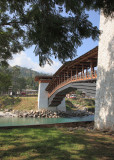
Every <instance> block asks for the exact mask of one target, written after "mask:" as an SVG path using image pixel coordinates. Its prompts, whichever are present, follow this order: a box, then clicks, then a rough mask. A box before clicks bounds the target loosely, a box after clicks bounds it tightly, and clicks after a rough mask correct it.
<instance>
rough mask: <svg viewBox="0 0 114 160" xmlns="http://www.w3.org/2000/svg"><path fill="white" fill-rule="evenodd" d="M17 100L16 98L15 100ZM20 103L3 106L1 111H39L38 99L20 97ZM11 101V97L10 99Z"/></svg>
mask: <svg viewBox="0 0 114 160" xmlns="http://www.w3.org/2000/svg"><path fill="white" fill-rule="evenodd" d="M13 99H16V98H13ZM18 99H19V100H20V101H19V102H18V103H15V104H10V103H9V104H5V105H2V106H1V109H13V110H20V111H24V110H26V111H29V110H37V106H38V102H37V99H38V97H19V98H18ZM8 100H9V101H10V97H9V99H8Z"/></svg>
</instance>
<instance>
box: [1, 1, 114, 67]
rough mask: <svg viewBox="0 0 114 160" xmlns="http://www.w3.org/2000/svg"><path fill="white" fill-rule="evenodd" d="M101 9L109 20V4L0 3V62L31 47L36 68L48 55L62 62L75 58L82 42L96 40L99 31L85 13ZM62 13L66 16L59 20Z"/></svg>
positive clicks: (112, 6)
mask: <svg viewBox="0 0 114 160" xmlns="http://www.w3.org/2000/svg"><path fill="white" fill-rule="evenodd" d="M90 9H92V10H99V9H102V10H103V12H104V14H105V16H112V17H113V12H114V1H111V0H70V1H69V0H23V1H18V0H10V1H9V0H4V1H3V0H0V19H1V20H0V59H1V58H2V59H3V61H2V63H7V59H9V58H11V57H12V54H15V53H17V52H20V51H21V50H24V48H25V47H30V46H31V45H35V46H36V48H35V54H36V55H39V60H40V64H41V65H42V64H45V62H46V61H48V62H49V63H50V62H51V60H50V58H51V56H52V55H54V56H55V58H56V57H58V59H59V60H60V61H62V62H64V61H65V60H67V59H68V58H71V59H72V58H73V57H74V56H75V55H76V49H77V47H78V46H80V45H81V44H82V40H83V39H84V38H88V37H92V39H93V40H96V39H97V38H98V36H99V33H100V32H99V30H98V28H97V27H96V26H93V25H92V23H91V22H90V21H89V20H88V15H87V14H86V13H85V10H90ZM63 10H65V12H66V13H67V16H63V14H62V12H63Z"/></svg>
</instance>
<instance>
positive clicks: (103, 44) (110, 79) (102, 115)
mask: <svg viewBox="0 0 114 160" xmlns="http://www.w3.org/2000/svg"><path fill="white" fill-rule="evenodd" d="M100 30H101V31H102V34H101V35H100V41H99V49H98V78H97V86H96V108H95V128H97V129H105V130H114V19H111V18H108V19H106V18H105V17H104V15H103V14H102V13H101V16H100Z"/></svg>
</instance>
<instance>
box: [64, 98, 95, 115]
mask: <svg viewBox="0 0 114 160" xmlns="http://www.w3.org/2000/svg"><path fill="white" fill-rule="evenodd" d="M77 106H78V108H77ZM79 106H83V107H86V108H88V111H91V112H94V111H95V99H87V98H75V99H71V98H66V107H67V110H77V109H79V108H80V107H79Z"/></svg>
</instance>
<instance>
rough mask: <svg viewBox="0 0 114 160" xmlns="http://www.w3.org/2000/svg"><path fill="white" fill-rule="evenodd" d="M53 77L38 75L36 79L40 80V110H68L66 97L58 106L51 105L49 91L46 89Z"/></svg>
mask: <svg viewBox="0 0 114 160" xmlns="http://www.w3.org/2000/svg"><path fill="white" fill-rule="evenodd" d="M51 78H52V77H50V76H48V77H47V76H36V77H35V81H38V82H39V88H38V110H43V109H45V110H52V111H57V110H60V111H66V105H65V98H64V99H63V100H62V102H61V104H59V105H58V106H57V107H54V106H51V107H49V99H48V92H47V91H46V87H47V86H48V84H49V82H50V80H51Z"/></svg>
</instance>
